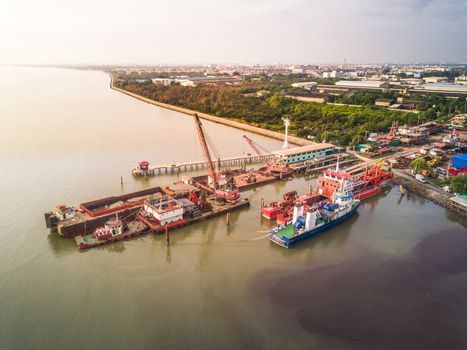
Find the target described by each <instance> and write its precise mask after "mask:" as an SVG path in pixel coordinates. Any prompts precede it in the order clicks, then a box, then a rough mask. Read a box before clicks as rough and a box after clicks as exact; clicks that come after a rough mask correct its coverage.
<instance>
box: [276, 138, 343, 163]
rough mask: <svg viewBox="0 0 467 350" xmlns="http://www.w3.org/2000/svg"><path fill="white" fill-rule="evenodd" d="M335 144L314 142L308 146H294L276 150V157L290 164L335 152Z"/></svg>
mask: <svg viewBox="0 0 467 350" xmlns="http://www.w3.org/2000/svg"><path fill="white" fill-rule="evenodd" d="M335 148H336V146H334V145H332V144H330V143H315V144H313V145H309V146H303V147H294V148H288V149H283V150H280V151H276V152H274V153H273V154H274V155H275V156H276V159H277V160H278V161H279V162H281V163H285V164H292V163H298V162H304V161H307V160H312V159H314V158H318V157H324V156H327V155H329V154H333V153H334V152H335Z"/></svg>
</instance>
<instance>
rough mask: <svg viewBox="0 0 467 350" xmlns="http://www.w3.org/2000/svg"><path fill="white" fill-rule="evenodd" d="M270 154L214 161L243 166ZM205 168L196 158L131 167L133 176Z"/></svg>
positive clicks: (266, 158)
mask: <svg viewBox="0 0 467 350" xmlns="http://www.w3.org/2000/svg"><path fill="white" fill-rule="evenodd" d="M273 158H274V156H273V155H272V154H264V155H261V156H255V155H246V156H236V157H229V158H222V159H218V160H216V161H215V163H217V165H218V166H221V167H225V166H243V165H246V164H254V163H265V162H267V161H269V160H272V159H273ZM203 168H207V162H206V161H204V160H197V161H191V162H184V163H176V164H159V165H149V167H148V170H140V169H139V168H138V167H135V168H133V175H135V176H155V175H162V174H178V173H180V172H183V171H190V170H197V169H203Z"/></svg>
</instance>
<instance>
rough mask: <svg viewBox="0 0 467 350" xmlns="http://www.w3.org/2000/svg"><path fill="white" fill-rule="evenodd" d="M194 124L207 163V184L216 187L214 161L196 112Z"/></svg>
mask: <svg viewBox="0 0 467 350" xmlns="http://www.w3.org/2000/svg"><path fill="white" fill-rule="evenodd" d="M195 125H196V131H197V132H198V138H199V143H200V145H201V150H202V151H203V156H204V160H205V161H206V163H207V164H208V185H211V186H212V187H214V188H217V174H216V169H215V168H214V163H213V162H212V159H211V153H209V148H208V144H207V142H206V136H205V135H204V130H203V124H201V120H200V119H199V117H198V114H196V113H195Z"/></svg>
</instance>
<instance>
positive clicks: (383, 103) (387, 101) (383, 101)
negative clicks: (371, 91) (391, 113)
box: [375, 98, 394, 107]
mask: <svg viewBox="0 0 467 350" xmlns="http://www.w3.org/2000/svg"><path fill="white" fill-rule="evenodd" d="M393 101H394V100H393V99H392V98H377V99H376V100H375V106H379V107H389V106H390V105H391V104H392V102H393Z"/></svg>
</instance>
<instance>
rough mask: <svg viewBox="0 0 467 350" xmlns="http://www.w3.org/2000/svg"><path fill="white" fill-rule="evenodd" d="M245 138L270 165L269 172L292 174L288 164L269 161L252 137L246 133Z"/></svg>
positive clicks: (262, 159)
mask: <svg viewBox="0 0 467 350" xmlns="http://www.w3.org/2000/svg"><path fill="white" fill-rule="evenodd" d="M243 138H244V139H245V141H246V142H248V144H249V145H250V146H251V148H253V149H254V151H255V152H256V154H257V155H258V156H259V157H260V159H261V161H263V162H265V163H266V164H267V165H268V168H267V171H268V172H269V173H278V174H282V175H290V173H291V171H290V169H289V168H288V167H287V166H286V165H278V164H274V163H272V162H270V161H268V160H267V159H266V157H264V154H263V153H262V152H261V150H260V149H259V147H258V145H257V144H256V143H255V142H254V141H253V140H252V139H250V138H249V137H248V136H246V135H243Z"/></svg>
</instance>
